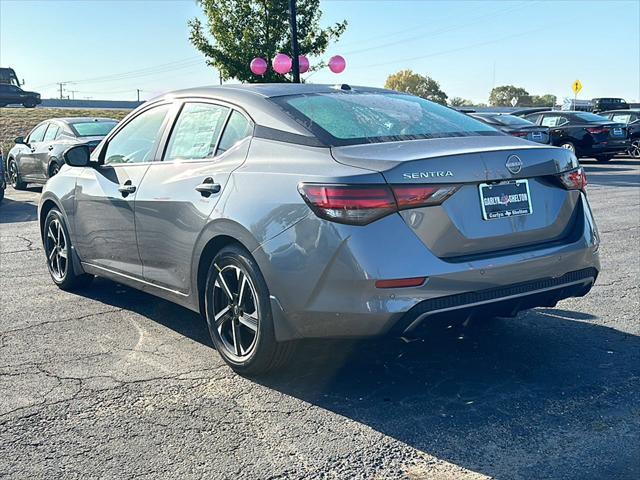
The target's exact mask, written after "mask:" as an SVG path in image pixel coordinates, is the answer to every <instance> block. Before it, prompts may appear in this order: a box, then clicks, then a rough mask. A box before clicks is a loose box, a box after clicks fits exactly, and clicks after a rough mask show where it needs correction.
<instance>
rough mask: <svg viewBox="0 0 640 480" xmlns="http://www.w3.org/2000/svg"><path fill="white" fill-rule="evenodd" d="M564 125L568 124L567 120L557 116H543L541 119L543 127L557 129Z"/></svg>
mask: <svg viewBox="0 0 640 480" xmlns="http://www.w3.org/2000/svg"><path fill="white" fill-rule="evenodd" d="M565 123H568V120H567V119H566V118H564V117H559V116H557V115H556V116H552V117H550V116H545V117H544V118H543V119H542V123H541V125H542V126H543V127H559V126H560V125H564V124H565Z"/></svg>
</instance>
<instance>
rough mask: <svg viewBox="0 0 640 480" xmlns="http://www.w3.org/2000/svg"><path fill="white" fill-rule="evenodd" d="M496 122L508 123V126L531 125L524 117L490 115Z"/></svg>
mask: <svg viewBox="0 0 640 480" xmlns="http://www.w3.org/2000/svg"><path fill="white" fill-rule="evenodd" d="M491 118H492V119H494V120H495V121H496V122H499V123H501V124H503V125H509V126H510V127H530V126H531V125H533V123H532V122H530V121H529V120H525V119H524V118H520V117H516V116H515V115H493V116H491Z"/></svg>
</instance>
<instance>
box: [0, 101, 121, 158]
mask: <svg viewBox="0 0 640 480" xmlns="http://www.w3.org/2000/svg"><path fill="white" fill-rule="evenodd" d="M129 112H130V110H101V109H84V108H83V109H72V108H0V146H2V151H3V152H4V154H5V156H6V155H7V154H8V153H9V150H11V148H13V145H14V140H15V138H16V137H18V136H25V137H26V136H27V134H28V133H29V132H30V131H31V129H32V128H33V127H35V126H36V125H37V124H38V123H40V122H42V121H43V120H47V119H49V118H60V117H108V118H113V119H115V120H121V119H122V118H124V116H125V115H127V114H128V113H129Z"/></svg>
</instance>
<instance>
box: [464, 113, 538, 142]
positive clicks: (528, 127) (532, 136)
mask: <svg viewBox="0 0 640 480" xmlns="http://www.w3.org/2000/svg"><path fill="white" fill-rule="evenodd" d="M469 115H470V116H472V117H473V118H475V119H477V120H480V121H481V122H484V123H486V124H488V125H491V126H492V127H493V128H496V129H498V130H500V131H502V132H504V133H508V134H509V135H513V136H514V137H519V138H523V139H525V140H530V141H532V142H536V143H549V129H548V128H547V127H540V126H538V125H536V124H535V123H531V122H530V121H529V120H526V119H524V118H520V117H516V116H515V115H509V114H508V113H493V112H491V113H484V112H475V113H470V114H469Z"/></svg>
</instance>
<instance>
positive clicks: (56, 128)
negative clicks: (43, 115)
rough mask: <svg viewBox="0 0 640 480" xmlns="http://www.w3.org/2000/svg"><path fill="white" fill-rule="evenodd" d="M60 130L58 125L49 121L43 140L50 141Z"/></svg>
mask: <svg viewBox="0 0 640 480" xmlns="http://www.w3.org/2000/svg"><path fill="white" fill-rule="evenodd" d="M59 131H60V127H59V126H58V125H55V124H53V123H51V124H50V125H49V128H47V133H45V134H44V141H45V142H51V141H53V140H55V139H56V137H57V135H58V132H59Z"/></svg>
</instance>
